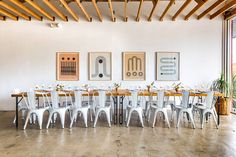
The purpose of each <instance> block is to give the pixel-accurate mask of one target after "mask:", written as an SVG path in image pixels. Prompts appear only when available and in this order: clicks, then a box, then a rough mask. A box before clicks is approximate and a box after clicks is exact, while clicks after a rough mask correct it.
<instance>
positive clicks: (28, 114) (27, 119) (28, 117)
mask: <svg viewBox="0 0 236 157" xmlns="http://www.w3.org/2000/svg"><path fill="white" fill-rule="evenodd" d="M30 115H31V112H28V113H27V116H26V120H25V125H24V127H23V129H24V130H25V128H26V126H27V123H28V121H29V119H30Z"/></svg>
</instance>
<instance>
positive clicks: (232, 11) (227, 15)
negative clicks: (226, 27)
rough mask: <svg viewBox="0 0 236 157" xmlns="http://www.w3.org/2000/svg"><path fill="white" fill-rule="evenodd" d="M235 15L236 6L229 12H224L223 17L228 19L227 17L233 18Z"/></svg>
mask: <svg viewBox="0 0 236 157" xmlns="http://www.w3.org/2000/svg"><path fill="white" fill-rule="evenodd" d="M235 16H236V8H234V9H233V10H231V11H230V12H229V13H227V14H225V15H224V19H225V20H229V19H231V18H233V17H235Z"/></svg>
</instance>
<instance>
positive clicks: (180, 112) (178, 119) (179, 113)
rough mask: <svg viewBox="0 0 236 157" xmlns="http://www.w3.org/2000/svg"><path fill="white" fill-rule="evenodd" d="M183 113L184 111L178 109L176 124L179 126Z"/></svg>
mask: <svg viewBox="0 0 236 157" xmlns="http://www.w3.org/2000/svg"><path fill="white" fill-rule="evenodd" d="M181 114H182V111H179V110H177V125H176V127H177V128H178V127H179V122H180V116H181Z"/></svg>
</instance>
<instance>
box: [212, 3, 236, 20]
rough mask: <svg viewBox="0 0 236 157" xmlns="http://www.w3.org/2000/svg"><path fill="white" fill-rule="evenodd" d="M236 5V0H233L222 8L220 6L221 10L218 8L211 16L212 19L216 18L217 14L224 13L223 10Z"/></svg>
mask: <svg viewBox="0 0 236 157" xmlns="http://www.w3.org/2000/svg"><path fill="white" fill-rule="evenodd" d="M235 5H236V0H232V1H231V2H230V3H228V4H226V5H224V6H223V7H222V8H220V9H219V10H217V11H216V12H215V13H213V14H212V15H211V16H210V19H213V18H215V17H216V16H218V15H220V14H222V13H223V12H225V11H227V10H229V9H231V8H232V7H234V6H235Z"/></svg>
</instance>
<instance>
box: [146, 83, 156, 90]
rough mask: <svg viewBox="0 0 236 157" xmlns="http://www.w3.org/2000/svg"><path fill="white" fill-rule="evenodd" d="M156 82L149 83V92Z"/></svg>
mask: <svg viewBox="0 0 236 157" xmlns="http://www.w3.org/2000/svg"><path fill="white" fill-rule="evenodd" d="M154 83H155V82H154V81H152V83H151V84H149V85H147V90H148V92H150V89H151V88H153V87H154Z"/></svg>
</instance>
